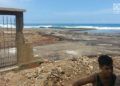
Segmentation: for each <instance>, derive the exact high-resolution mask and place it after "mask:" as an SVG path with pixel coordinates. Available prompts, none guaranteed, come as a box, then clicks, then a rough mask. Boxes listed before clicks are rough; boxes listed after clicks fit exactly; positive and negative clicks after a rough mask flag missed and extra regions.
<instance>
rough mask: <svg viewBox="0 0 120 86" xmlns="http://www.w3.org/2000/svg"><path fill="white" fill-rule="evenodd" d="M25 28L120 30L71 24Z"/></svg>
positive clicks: (27, 26) (118, 28)
mask: <svg viewBox="0 0 120 86" xmlns="http://www.w3.org/2000/svg"><path fill="white" fill-rule="evenodd" d="M0 27H4V28H15V27H16V26H15V25H10V24H8V25H3V24H0ZM24 28H49V29H81V28H85V29H96V30H120V27H109V26H108V27H107V26H81V25H78V26H71V25H63V26H62V25H61V26H60V25H24Z"/></svg>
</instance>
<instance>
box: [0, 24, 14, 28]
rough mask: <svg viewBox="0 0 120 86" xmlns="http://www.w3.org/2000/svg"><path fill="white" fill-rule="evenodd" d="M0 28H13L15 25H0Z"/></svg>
mask: <svg viewBox="0 0 120 86" xmlns="http://www.w3.org/2000/svg"><path fill="white" fill-rule="evenodd" d="M0 27H1V28H15V27H16V26H15V25H11V24H8V25H7V24H4V25H3V24H0Z"/></svg>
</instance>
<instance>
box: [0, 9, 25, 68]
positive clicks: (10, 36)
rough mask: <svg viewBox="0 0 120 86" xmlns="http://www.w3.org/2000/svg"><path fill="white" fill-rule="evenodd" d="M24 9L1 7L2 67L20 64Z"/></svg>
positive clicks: (0, 54) (0, 61) (0, 65)
mask: <svg viewBox="0 0 120 86" xmlns="http://www.w3.org/2000/svg"><path fill="white" fill-rule="evenodd" d="M23 12H25V10H24V9H16V8H3V7H0V68H3V67H6V66H12V65H15V64H19V62H20V59H21V52H23V51H22V50H21V45H22V44H23V43H24V38H23Z"/></svg>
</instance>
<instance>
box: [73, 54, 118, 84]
mask: <svg viewBox="0 0 120 86" xmlns="http://www.w3.org/2000/svg"><path fill="white" fill-rule="evenodd" d="M98 63H99V68H100V70H101V71H100V72H98V73H96V74H93V75H91V76H88V77H86V78H82V79H80V80H78V81H76V82H75V83H73V86H82V85H85V84H88V83H92V84H93V86H115V81H116V75H115V74H114V73H113V60H112V58H111V57H109V56H108V55H101V56H99V58H98Z"/></svg>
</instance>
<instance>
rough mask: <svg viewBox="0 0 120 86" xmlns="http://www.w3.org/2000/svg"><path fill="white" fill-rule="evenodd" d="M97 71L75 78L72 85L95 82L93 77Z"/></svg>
mask: <svg viewBox="0 0 120 86" xmlns="http://www.w3.org/2000/svg"><path fill="white" fill-rule="evenodd" d="M96 75H97V73H95V74H92V75H89V76H86V77H83V78H81V79H79V80H77V81H76V82H75V83H74V84H73V86H81V85H85V84H88V83H94V82H95V77H96Z"/></svg>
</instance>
